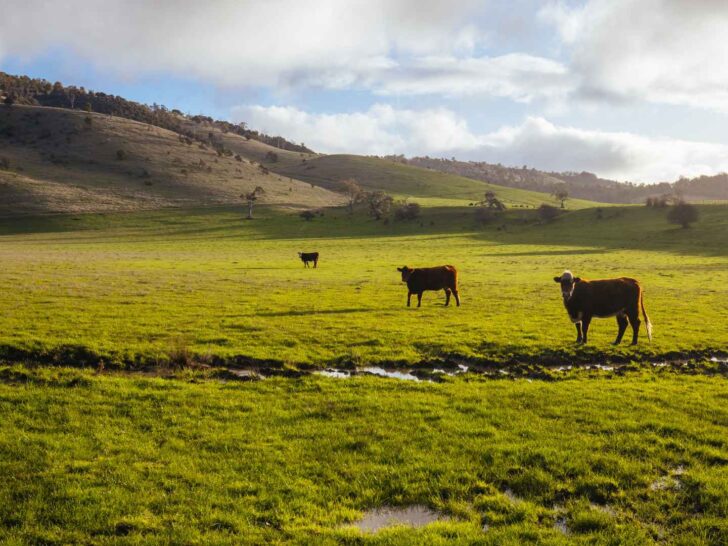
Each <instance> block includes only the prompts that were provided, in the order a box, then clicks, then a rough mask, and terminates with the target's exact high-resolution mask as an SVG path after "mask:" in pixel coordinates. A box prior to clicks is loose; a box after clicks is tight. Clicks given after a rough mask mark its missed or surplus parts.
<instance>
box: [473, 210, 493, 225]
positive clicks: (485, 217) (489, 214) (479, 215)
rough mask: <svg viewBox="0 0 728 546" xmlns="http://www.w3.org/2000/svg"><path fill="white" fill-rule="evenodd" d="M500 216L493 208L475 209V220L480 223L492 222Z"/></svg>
mask: <svg viewBox="0 0 728 546" xmlns="http://www.w3.org/2000/svg"><path fill="white" fill-rule="evenodd" d="M497 217H498V213H497V212H496V211H495V210H494V209H491V208H485V207H477V208H476V209H475V221H476V222H477V223H478V224H482V225H485V224H490V223H491V222H492V221H493V220H495V219H496V218H497Z"/></svg>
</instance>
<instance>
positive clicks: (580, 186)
mask: <svg viewBox="0 0 728 546" xmlns="http://www.w3.org/2000/svg"><path fill="white" fill-rule="evenodd" d="M384 159H388V160H390V161H395V162H398V163H403V164H406V165H413V166H416V167H422V168H425V169H432V170H435V171H440V172H444V173H448V174H455V175H458V176H465V177H468V178H474V179H476V180H483V181H487V182H490V183H493V184H498V185H500V186H507V187H509V188H520V189H526V190H531V191H538V192H543V193H551V192H553V191H554V190H555V189H557V188H559V187H563V186H565V187H566V189H567V191H568V192H569V195H570V196H571V197H576V198H579V199H587V200H591V201H599V202H602V203H642V202H644V201H645V199H647V198H648V197H658V196H662V195H679V196H681V197H682V198H684V199H686V200H689V201H722V200H728V174H726V173H721V174H717V175H714V176H698V177H695V178H680V179H679V180H677V181H676V182H672V183H669V182H659V183H656V184H635V183H633V182H618V181H616V180H609V179H606V178H600V177H598V176H597V175H595V174H593V173H589V172H560V173H559V172H546V171H539V170H537V169H533V168H528V167H527V166H525V165H524V166H523V167H521V168H519V167H506V166H503V165H501V164H493V163H486V162H484V161H458V160H456V159H454V158H453V159H438V158H433V157H427V156H425V157H412V158H406V157H404V156H402V155H390V156H385V157H384Z"/></svg>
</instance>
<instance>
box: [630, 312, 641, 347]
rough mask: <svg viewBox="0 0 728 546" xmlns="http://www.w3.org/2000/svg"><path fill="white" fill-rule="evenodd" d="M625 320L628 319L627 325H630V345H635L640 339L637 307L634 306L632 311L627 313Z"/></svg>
mask: <svg viewBox="0 0 728 546" xmlns="http://www.w3.org/2000/svg"><path fill="white" fill-rule="evenodd" d="M627 318H628V319H629V323H630V324H631V325H632V345H637V340H638V339H639V337H640V324H641V321H640V315H639V311H638V310H637V306H635V308H634V309H630V310H629V311H628V312H627Z"/></svg>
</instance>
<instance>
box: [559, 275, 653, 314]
mask: <svg viewBox="0 0 728 546" xmlns="http://www.w3.org/2000/svg"><path fill="white" fill-rule="evenodd" d="M640 290H641V289H640V284H639V281H637V280H636V279H632V278H630V277H619V278H617V279H597V280H594V281H588V280H581V281H580V282H578V283H576V286H575V287H574V295H573V297H572V300H574V304H576V305H578V308H579V310H583V311H589V312H591V313H593V314H595V315H597V316H609V315H613V314H616V313H618V312H620V311H622V310H624V309H625V308H626V307H628V306H630V305H634V304H636V303H637V302H638V300H639V294H640Z"/></svg>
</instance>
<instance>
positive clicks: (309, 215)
mask: <svg viewBox="0 0 728 546" xmlns="http://www.w3.org/2000/svg"><path fill="white" fill-rule="evenodd" d="M300 216H301V218H303V219H304V220H306V221H307V222H310V221H311V220H313V219H314V218H315V217H316V213H314V212H313V211H310V210H304V211H303V212H302V213H301V214H300Z"/></svg>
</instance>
